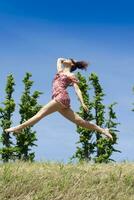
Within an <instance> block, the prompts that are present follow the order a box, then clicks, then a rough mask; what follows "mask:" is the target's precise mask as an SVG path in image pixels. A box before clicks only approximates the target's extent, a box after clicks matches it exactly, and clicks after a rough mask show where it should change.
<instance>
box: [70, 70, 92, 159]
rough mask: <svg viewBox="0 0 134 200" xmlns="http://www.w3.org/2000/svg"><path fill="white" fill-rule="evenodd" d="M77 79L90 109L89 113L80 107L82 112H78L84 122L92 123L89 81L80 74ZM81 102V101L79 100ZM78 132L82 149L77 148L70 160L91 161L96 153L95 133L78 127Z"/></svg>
mask: <svg viewBox="0 0 134 200" xmlns="http://www.w3.org/2000/svg"><path fill="white" fill-rule="evenodd" d="M77 77H78V79H79V81H80V82H79V88H80V90H81V92H82V96H83V100H84V103H85V104H86V106H87V107H88V109H89V111H88V113H87V112H85V110H84V109H83V107H82V106H80V111H79V112H77V113H78V114H79V115H80V116H81V117H82V118H83V119H84V120H87V121H91V120H93V115H92V113H91V110H92V107H93V104H92V102H91V101H90V98H89V95H88V93H87V91H88V89H90V88H89V86H88V84H87V81H86V79H85V77H84V76H82V75H81V74H80V73H79V72H78V74H77ZM78 100H79V99H78ZM77 132H78V134H79V136H80V137H79V138H80V140H79V141H78V142H77V144H79V143H80V144H81V145H82V147H76V148H77V150H76V152H75V154H74V155H73V156H72V157H71V158H70V160H72V159H74V158H78V159H79V161H82V160H85V161H89V160H91V155H92V154H93V153H94V142H93V140H92V137H93V134H92V133H93V131H91V130H88V129H86V128H83V127H81V126H77Z"/></svg>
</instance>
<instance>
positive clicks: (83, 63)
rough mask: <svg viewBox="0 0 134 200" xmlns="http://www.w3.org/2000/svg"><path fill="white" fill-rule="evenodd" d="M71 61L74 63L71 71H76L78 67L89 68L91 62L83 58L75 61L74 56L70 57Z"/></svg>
mask: <svg viewBox="0 0 134 200" xmlns="http://www.w3.org/2000/svg"><path fill="white" fill-rule="evenodd" d="M69 59H70V60H71V61H72V63H73V64H74V65H73V66H72V67H71V70H70V71H71V72H72V71H75V70H76V69H77V68H78V69H82V70H83V69H85V70H87V67H88V65H89V62H86V61H83V60H81V61H76V62H75V61H74V59H73V58H69Z"/></svg>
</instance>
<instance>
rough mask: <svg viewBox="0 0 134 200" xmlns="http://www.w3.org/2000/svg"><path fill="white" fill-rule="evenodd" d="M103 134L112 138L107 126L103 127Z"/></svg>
mask: <svg viewBox="0 0 134 200" xmlns="http://www.w3.org/2000/svg"><path fill="white" fill-rule="evenodd" d="M103 134H104V135H106V136H107V137H109V138H110V139H111V140H113V137H112V135H111V134H110V132H109V129H108V128H105V129H104V133H103Z"/></svg>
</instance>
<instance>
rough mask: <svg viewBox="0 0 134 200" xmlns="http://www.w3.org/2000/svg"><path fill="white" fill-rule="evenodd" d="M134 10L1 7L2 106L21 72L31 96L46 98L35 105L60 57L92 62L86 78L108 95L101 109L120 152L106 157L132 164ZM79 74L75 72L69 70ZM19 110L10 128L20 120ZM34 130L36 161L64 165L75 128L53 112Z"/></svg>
mask: <svg viewBox="0 0 134 200" xmlns="http://www.w3.org/2000/svg"><path fill="white" fill-rule="evenodd" d="M133 55H134V12H133V1H115V0H113V1H109V2H108V1H90V0H88V1H84V0H83V1H70V0H68V1H64V2H63V1H43V0H42V1H41V0H38V1H34V0H27V1H26V0H23V1H17V0H16V1H15V0H12V1H9V0H5V1H0V75H1V78H0V85H1V90H0V102H1V101H3V100H4V96H5V94H4V88H5V84H6V77H7V75H8V74H10V73H13V75H14V78H15V81H16V86H15V92H14V95H13V96H14V98H15V101H16V103H19V100H20V96H21V94H22V91H23V83H22V79H23V77H24V75H25V73H26V72H31V73H32V75H33V76H32V80H34V81H35V83H34V86H33V88H32V91H34V90H40V91H42V92H44V94H43V95H41V97H40V98H39V103H40V104H42V105H43V104H44V105H45V104H46V103H48V102H49V100H50V99H51V84H52V79H53V77H54V75H55V73H56V60H57V58H58V57H74V58H75V59H85V60H87V61H90V62H91V66H90V67H89V68H88V70H87V72H83V71H80V72H81V73H82V74H83V75H85V76H86V77H88V76H89V75H90V73H91V72H95V73H97V74H98V76H99V78H100V82H101V84H102V87H103V89H104V92H105V93H106V96H105V99H104V103H105V104H106V105H109V104H111V103H112V102H114V101H116V102H118V105H117V106H116V108H115V111H116V114H117V117H118V122H120V123H121V124H120V125H119V126H118V129H119V130H120V133H118V137H119V140H118V145H116V146H115V147H116V148H117V149H119V150H121V151H122V153H121V154H120V153H115V154H113V156H112V157H111V158H113V159H115V160H116V161H122V160H124V159H125V160H126V159H127V160H129V161H133V159H134V157H133V154H132V152H133V151H134V142H133V141H134V123H133V121H134V113H133V112H131V110H132V108H133V106H132V103H133V102H134V94H133V92H132V87H133V85H134V78H133V77H134V56H133ZM75 72H76V73H77V71H75ZM68 92H69V94H70V97H71V106H72V108H73V110H74V111H78V110H79V106H80V103H79V101H78V100H77V97H76V94H75V91H74V88H73V87H71V88H68ZM18 108H19V106H18V105H17V107H16V111H15V114H14V117H13V126H15V125H18V123H19V120H20V116H19V113H18ZM33 130H36V131H37V137H38V141H37V142H36V143H37V144H38V147H35V148H34V149H33V150H34V151H35V153H36V160H40V159H42V160H44V159H47V160H58V161H63V162H67V161H68V159H69V157H71V156H72V155H73V153H74V152H75V150H76V146H77V144H76V142H77V141H78V139H79V135H78V134H77V132H76V126H75V124H73V123H72V122H70V121H68V120H67V119H65V118H63V117H62V116H61V115H60V114H59V113H53V114H52V115H49V116H47V117H46V118H43V119H42V120H41V121H40V122H38V123H37V124H36V125H35V126H34V127H33Z"/></svg>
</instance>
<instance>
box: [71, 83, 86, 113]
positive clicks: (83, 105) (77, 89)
mask: <svg viewBox="0 0 134 200" xmlns="http://www.w3.org/2000/svg"><path fill="white" fill-rule="evenodd" d="M73 86H74V89H75V92H76V94H77V96H78V99H79V100H80V102H81V105H82V107H83V108H84V110H85V111H86V112H88V107H87V106H86V105H85V103H84V100H83V97H82V93H81V90H80V88H79V86H78V85H77V83H74V84H73Z"/></svg>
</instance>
